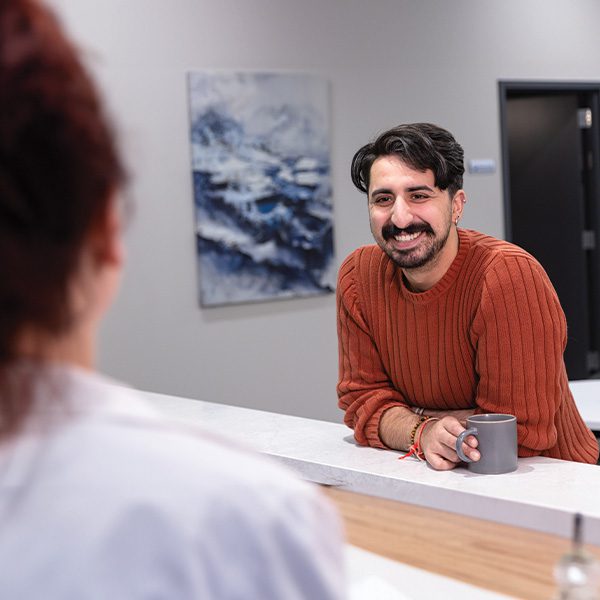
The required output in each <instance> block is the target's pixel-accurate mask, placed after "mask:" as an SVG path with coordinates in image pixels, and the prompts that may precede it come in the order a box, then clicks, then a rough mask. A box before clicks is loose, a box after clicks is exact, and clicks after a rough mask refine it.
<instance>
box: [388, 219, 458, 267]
mask: <svg viewBox="0 0 600 600" xmlns="http://www.w3.org/2000/svg"><path fill="white" fill-rule="evenodd" d="M420 232H423V233H424V235H425V238H424V239H421V240H420V243H419V244H418V245H417V246H415V247H414V248H409V249H407V250H399V249H397V248H393V247H391V246H389V245H388V244H387V243H385V242H388V241H389V240H392V239H394V238H395V236H397V235H400V234H409V235H410V234H412V233H420ZM381 235H382V238H383V240H384V242H383V243H380V246H381V249H382V250H383V251H384V252H385V253H386V254H387V255H388V256H389V257H390V258H391V259H392V260H393V261H394V263H396V265H398V266H399V267H400V268H402V269H419V268H421V267H424V266H425V265H427V264H428V263H430V262H431V261H433V260H435V258H436V257H437V255H438V254H439V253H440V251H441V249H442V248H443V247H444V245H445V244H446V241H447V240H448V236H449V235H450V227H448V229H447V230H446V231H445V232H444V233H443V234H442V235H441V236H438V237H436V235H435V232H434V231H433V229H432V228H431V226H430V225H429V224H428V223H416V224H414V225H409V226H408V227H405V228H404V229H399V228H398V227H396V226H395V225H393V224H392V223H388V224H387V225H384V227H383V228H382V230H381Z"/></svg>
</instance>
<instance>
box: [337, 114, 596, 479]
mask: <svg viewBox="0 0 600 600" xmlns="http://www.w3.org/2000/svg"><path fill="white" fill-rule="evenodd" d="M351 171H352V181H353V183H354V184H355V186H356V187H357V188H358V189H359V190H361V191H362V192H364V193H366V194H367V198H368V207H369V220H370V225H371V231H372V233H373V237H374V238H375V241H376V242H377V245H372V246H365V247H362V248H359V249H358V250H356V251H354V252H353V253H352V254H351V255H350V256H349V257H348V258H347V259H346V260H345V261H344V263H343V264H342V266H341V268H340V272H339V278H338V287H337V307H338V338H339V382H338V387H337V390H338V397H339V406H340V408H342V409H343V410H344V411H345V422H346V424H347V425H348V426H349V427H351V428H353V429H354V435H355V438H356V440H357V442H358V443H359V444H363V445H370V446H375V447H379V448H392V449H397V450H404V451H408V452H409V453H410V454H414V455H416V456H418V457H419V458H424V459H426V460H427V461H428V462H429V463H430V464H431V466H432V467H433V468H435V469H440V470H447V469H452V468H454V467H455V466H456V465H457V464H458V463H459V459H458V456H457V454H456V451H455V449H454V448H455V442H456V438H457V436H458V434H460V433H461V432H462V431H463V430H464V424H465V419H466V418H467V416H469V415H471V414H473V413H511V414H514V415H516V416H517V422H518V443H519V456H536V455H542V456H549V457H553V458H560V459H565V460H574V461H580V462H588V463H594V462H596V460H597V459H598V444H597V442H596V439H595V437H594V435H593V433H592V432H591V431H590V430H589V429H588V428H587V427H586V425H585V424H584V422H583V420H582V418H581V416H580V415H579V412H578V411H577V408H576V406H575V403H574V401H573V397H572V395H571V393H570V391H569V386H568V380H567V373H566V369H565V365H564V360H563V353H564V349H565V345H566V322H565V317H564V313H563V311H562V309H561V306H560V303H559V301H558V298H557V296H556V292H555V291H554V288H553V287H552V284H551V283H550V280H549V279H548V276H547V275H546V273H545V271H544V270H543V268H542V267H541V265H540V264H539V263H538V262H537V261H536V260H535V259H534V258H533V257H532V256H531V255H529V254H528V253H527V252H525V251H524V250H522V249H521V248H519V247H517V246H514V245H512V244H509V243H508V242H504V241H501V240H498V239H495V238H492V237H489V236H486V235H483V234H481V233H478V232H476V231H470V230H466V229H459V228H458V222H459V219H460V216H461V214H462V211H463V208H464V205H465V200H466V198H465V193H464V191H463V189H462V178H463V173H464V164H463V150H462V147H461V146H460V144H458V143H457V142H456V140H455V139H454V137H453V136H452V134H450V133H449V132H448V131H446V130H444V129H442V128H440V127H437V126H436V125H432V124H429V123H415V124H410V125H400V126H398V127H395V128H394V129H391V130H389V131H387V132H385V133H383V134H381V135H380V136H379V137H378V138H377V139H376V140H375V141H374V142H372V143H369V144H367V145H365V146H363V147H362V148H361V149H360V150H358V152H357V153H356V154H355V155H354V158H353V160H352V170H351ZM476 446H477V441H476V439H475V438H473V437H470V438H467V443H465V444H464V445H463V451H464V452H465V454H467V455H468V456H469V457H470V458H471V459H472V460H478V459H479V452H478V451H477V449H476Z"/></svg>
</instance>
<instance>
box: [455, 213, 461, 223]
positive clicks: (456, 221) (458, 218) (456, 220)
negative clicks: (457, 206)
mask: <svg viewBox="0 0 600 600" xmlns="http://www.w3.org/2000/svg"><path fill="white" fill-rule="evenodd" d="M459 220H460V215H458V216H457V217H456V219H455V221H454V224H455V225H458V221H459Z"/></svg>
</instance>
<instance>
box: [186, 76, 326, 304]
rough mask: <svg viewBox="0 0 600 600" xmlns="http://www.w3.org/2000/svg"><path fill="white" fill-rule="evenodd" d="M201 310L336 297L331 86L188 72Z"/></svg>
mask: <svg viewBox="0 0 600 600" xmlns="http://www.w3.org/2000/svg"><path fill="white" fill-rule="evenodd" d="M188 84H189V100H190V121H191V144H192V169H193V181H194V201H195V209H196V234H197V254H198V269H199V274H198V275H199V282H200V283H199V285H200V302H201V304H202V305H203V306H215V305H222V304H231V303H239V302H253V301H259V300H267V299H273V298H290V297H298V296H311V295H315V294H322V293H327V292H331V291H333V289H334V283H335V273H334V267H333V215H332V204H331V183H330V161H329V86H328V83H327V81H326V80H324V79H322V78H320V77H317V76H314V75H304V74H283V73H262V72H194V73H190V74H189V80H188Z"/></svg>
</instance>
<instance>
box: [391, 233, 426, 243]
mask: <svg viewBox="0 0 600 600" xmlns="http://www.w3.org/2000/svg"><path fill="white" fill-rule="evenodd" d="M420 234H421V232H420V231H417V232H416V233H401V234H399V235H395V236H394V239H395V240H396V241H397V242H410V241H411V240H414V239H415V238H417V237H419V235H420Z"/></svg>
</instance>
